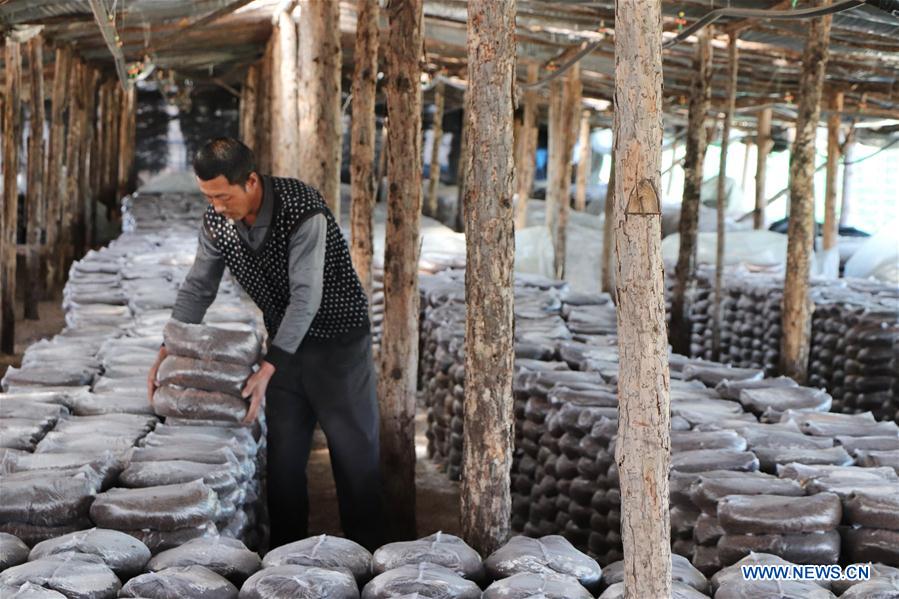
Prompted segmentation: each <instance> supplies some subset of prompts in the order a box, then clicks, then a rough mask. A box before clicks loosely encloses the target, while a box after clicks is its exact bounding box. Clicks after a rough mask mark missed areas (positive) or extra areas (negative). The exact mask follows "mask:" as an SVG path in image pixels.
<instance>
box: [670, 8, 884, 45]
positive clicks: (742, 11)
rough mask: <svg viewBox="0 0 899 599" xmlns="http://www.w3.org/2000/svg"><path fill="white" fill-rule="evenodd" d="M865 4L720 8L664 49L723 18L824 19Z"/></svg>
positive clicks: (685, 31) (674, 39)
mask: <svg viewBox="0 0 899 599" xmlns="http://www.w3.org/2000/svg"><path fill="white" fill-rule="evenodd" d="M877 1H879V2H882V3H884V5H886V4H887V3H899V0H877ZM864 3H865V2H862V1H861V0H843V1H842V2H837V3H836V4H833V5H831V6H823V7H822V6H816V7H812V8H800V9H799V10H769V9H759V8H718V9H716V10H713V11H711V12H709V13H706V15H705V16H703V17H702V18H701V19H699V20H698V21H696V22H695V23H693V24H692V25H690V26H689V27H687V28H686V29H684V30H683V31H681V32H680V33H678V34H677V35H676V36H675V37H673V38H671V39H670V40H668V41H667V42H665V43H664V44H662V48H670V47H672V46H674V45H676V44H679V43H680V42H682V41H684V40H685V39H687V38H688V37H690V36H691V35H693V34H694V33H696V32H697V31H699V30H700V29H702V28H703V27H705V26H706V25H710V24H712V23H714V22H715V21H717V20H718V19H720V18H721V17H740V18H744V19H775V20H790V19H810V18H812V17H822V16H824V15H830V14H833V13H837V12H842V11H844V10H849V9H850V8H855V7H857V6H861V5H862V4H864Z"/></svg>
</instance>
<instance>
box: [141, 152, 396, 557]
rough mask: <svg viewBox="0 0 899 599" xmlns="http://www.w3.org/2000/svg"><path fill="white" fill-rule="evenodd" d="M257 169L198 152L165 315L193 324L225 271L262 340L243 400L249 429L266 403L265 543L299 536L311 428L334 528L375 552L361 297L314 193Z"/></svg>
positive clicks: (377, 515) (378, 525) (236, 158)
mask: <svg viewBox="0 0 899 599" xmlns="http://www.w3.org/2000/svg"><path fill="white" fill-rule="evenodd" d="M255 169H256V167H255V163H254V158H253V153H252V151H251V150H250V149H249V148H247V147H246V146H245V145H244V144H242V143H241V142H239V141H237V140H236V139H231V138H219V139H214V140H212V141H210V142H209V143H207V144H206V145H205V146H204V147H203V148H202V149H201V150H200V151H199V152H198V153H197V155H196V158H195V159H194V173H195V174H196V176H197V182H198V184H199V187H200V190H201V191H202V192H203V195H204V196H206V199H207V200H208V201H209V204H210V205H209V208H208V209H207V210H206V213H205V215H204V216H203V224H202V226H201V228H200V235H199V246H198V248H197V256H196V259H195V260H194V264H193V266H192V268H191V270H190V272H189V273H188V275H187V278H186V279H185V280H184V283H183V284H182V285H181V288H180V290H179V291H178V299H177V301H176V303H175V307H174V309H173V311H172V318H174V319H175V320H178V321H181V322H186V323H199V322H201V321H202V320H203V316H204V315H205V313H206V310H207V308H208V307H209V305H210V304H211V303H212V302H213V300H214V299H215V296H216V294H217V292H218V287H219V282H220V281H221V277H222V273H223V272H224V269H225V267H226V266H227V267H228V270H229V271H230V272H231V275H232V276H233V277H234V278H235V279H236V280H237V281H238V283H240V285H241V286H242V287H243V289H244V290H245V291H246V292H247V294H248V295H249V296H250V297H251V298H252V299H253V301H254V302H255V303H256V305H257V306H259V308H260V309H261V310H262V313H263V319H264V321H265V326H266V329H267V330H268V335H269V346H268V350H267V353H266V354H265V357H264V358H263V359H262V361H261V362H260V367H259V370H258V371H257V372H255V373H254V374H253V375H252V376H251V377H250V378H249V379H248V380H247V383H246V387H245V388H244V391H243V395H244V397H246V398H251V402H250V406H249V409H248V411H247V415H246V418H245V421H244V422H245V423H247V424H250V423H252V422H253V421H254V420H255V419H256V416H257V413H258V411H259V409H260V406H261V405H262V403H263V400H264V401H265V418H266V423H267V426H268V438H267V445H268V450H267V451H268V455H267V461H268V471H267V479H268V480H267V490H268V507H269V516H270V519H271V547H277V546H279V545H283V544H285V543H289V542H292V541H296V540H299V539H302V538H305V537H306V536H308V535H307V530H308V514H309V499H308V493H307V489H306V464H307V462H308V460H309V451H310V446H311V442H312V432H313V429H314V427H315V424H316V422H318V423H320V424H321V427H322V430H324V433H325V435H326V437H327V439H328V448H329V451H330V454H331V467H332V470H333V473H334V480H335V482H336V484H337V499H338V505H339V510H340V520H341V524H342V527H343V530H344V533H345V534H346V535H347V536H348V537H349V538H351V539H353V540H355V541H357V542H359V543H360V544H362V545H364V546H365V547H367V548H368V549H370V550H373V549H374V548H375V547H377V546H379V545H380V544H381V541H382V540H383V539H382V518H381V497H380V489H381V485H380V474H379V471H378V460H379V456H378V452H379V443H378V434H379V433H378V406H377V398H376V392H375V377H374V369H373V364H372V356H371V335H370V324H369V319H368V301H367V299H366V296H365V292H364V290H363V288H362V285H361V283H360V282H359V279H358V277H357V276H356V272H355V270H354V269H353V265H352V263H351V260H350V254H349V249H348V247H347V243H346V240H345V239H344V238H343V235H342V233H341V232H340V228H339V227H338V224H337V222H336V221H335V220H334V217H333V215H332V214H331V212H330V210H328V208H327V206H326V204H325V201H324V200H323V198H322V196H321V194H319V193H318V191H316V190H314V189H312V188H311V187H308V186H307V185H305V184H304V183H302V182H300V181H298V180H296V179H285V178H279V177H271V176H265V175H260V174H259V173H258V172H256V170H255ZM165 356H166V350H165V347H162V348H160V350H159V356H158V357H157V360H156V363H155V364H154V366H153V368H152V370H151V372H150V375H149V380H148V387H149V393H150V401H151V402H152V393H153V391H154V390H155V388H156V386H157V383H156V372H157V369H158V367H159V364H160V363H161V362H162V360H163V359H164V358H165Z"/></svg>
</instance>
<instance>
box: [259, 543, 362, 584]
mask: <svg viewBox="0 0 899 599" xmlns="http://www.w3.org/2000/svg"><path fill="white" fill-rule="evenodd" d="M371 563H372V554H371V553H370V552H369V551H368V550H367V549H366V548H365V547H363V546H362V545H360V544H358V543H356V542H355V541H351V540H349V539H344V538H342V537H333V536H331V535H318V536H315V537H309V538H307V539H303V540H300V541H295V542H293V543H288V544H287V545H282V546H280V547H276V548H274V549H272V550H271V551H269V552H268V553H267V554H266V555H265V558H264V559H263V560H262V565H263V567H264V568H273V567H277V566H286V565H292V566H315V567H318V568H325V569H328V570H339V569H345V570H347V571H349V572H352V574H353V577H354V578H355V579H356V582H357V583H358V585H359V586H360V588H361V587H362V586H364V585H365V583H366V582H368V580H369V579H370V578H371V576H372V574H371Z"/></svg>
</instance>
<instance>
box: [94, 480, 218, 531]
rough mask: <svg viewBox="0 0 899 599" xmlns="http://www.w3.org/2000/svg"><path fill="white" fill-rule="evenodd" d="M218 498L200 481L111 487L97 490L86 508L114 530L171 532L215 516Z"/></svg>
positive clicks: (101, 522)
mask: <svg viewBox="0 0 899 599" xmlns="http://www.w3.org/2000/svg"><path fill="white" fill-rule="evenodd" d="M217 511H218V498H217V497H216V494H215V492H214V491H213V490H212V489H210V488H209V487H207V486H206V485H205V484H204V483H203V481H201V480H196V481H193V482H189V483H182V484H175V485H162V486H158V487H145V488H143V489H121V488H115V489H110V490H109V491H106V492H105V493H101V494H100V495H98V496H97V498H96V500H94V502H93V505H91V507H90V515H91V519H92V520H93V521H94V522H95V523H96V524H97V526H102V527H104V528H112V529H115V530H123V531H128V530H140V529H144V528H147V529H151V530H159V531H172V530H177V529H181V528H188V527H194V526H201V525H203V524H205V523H207V522H211V521H212V520H214V519H215V516H216V513H217Z"/></svg>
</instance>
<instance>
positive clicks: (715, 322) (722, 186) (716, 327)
mask: <svg viewBox="0 0 899 599" xmlns="http://www.w3.org/2000/svg"><path fill="white" fill-rule="evenodd" d="M736 100H737V34H736V33H732V34H730V43H729V44H728V46H727V109H726V111H725V113H724V125H723V128H722V132H721V161H720V163H719V167H718V186H717V188H718V189H717V201H716V208H717V217H718V219H717V220H718V224H717V227H716V231H717V236H716V244H715V289H714V297H713V303H712V359H713V360H715V361H720V357H721V300H722V293H723V279H724V241H725V240H724V233H725V231H724V226H725V223H724V212H725V197H724V196H725V193H726V191H727V185H726V184H727V152H728V149H729V148H730V129H731V125H732V124H733V120H734V111H735V110H736Z"/></svg>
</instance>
